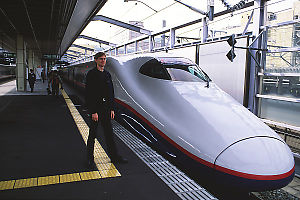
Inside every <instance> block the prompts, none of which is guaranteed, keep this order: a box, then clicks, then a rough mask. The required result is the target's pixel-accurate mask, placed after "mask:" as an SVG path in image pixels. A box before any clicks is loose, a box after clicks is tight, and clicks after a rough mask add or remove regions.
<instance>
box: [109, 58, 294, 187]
mask: <svg viewBox="0 0 300 200" xmlns="http://www.w3.org/2000/svg"><path fill="white" fill-rule="evenodd" d="M151 63H152V64H151ZM157 63H159V64H160V66H167V67H168V66H172V63H173V64H174V63H175V65H186V66H192V68H191V69H192V73H193V70H196V71H197V69H196V68H195V65H194V64H193V63H192V62H191V61H189V60H187V59H184V58H175V57H172V56H170V55H168V54H146V55H132V56H124V57H108V59H107V64H106V68H105V69H106V70H107V71H109V72H110V74H111V76H112V80H113V84H114V90H115V99H116V105H117V107H118V108H119V112H118V118H117V119H118V120H119V121H120V122H121V123H122V124H123V125H125V126H126V127H127V128H129V129H131V130H132V131H135V132H136V133H138V134H139V135H141V136H142V138H144V140H145V141H146V142H148V143H150V144H152V145H153V146H155V147H157V148H158V149H160V150H162V151H164V152H165V153H166V155H169V157H170V158H172V160H175V161H178V162H182V163H184V165H185V166H186V167H188V168H189V170H190V171H192V173H198V174H199V176H202V175H203V176H205V175H207V176H209V177H210V178H211V179H215V180H216V181H217V182H218V183H221V184H224V185H226V186H232V187H238V188H241V189H243V190H248V191H259V190H260V191H262V190H270V189H276V188H281V187H284V186H285V185H287V184H288V183H289V182H290V181H291V180H292V179H293V177H294V165H295V164H294V158H293V155H292V153H291V150H290V149H289V147H288V146H287V145H286V143H285V142H284V141H283V140H282V138H281V137H280V136H278V135H277V134H276V133H275V132H274V131H273V130H272V129H270V128H269V127H268V126H267V125H265V124H264V123H263V122H262V121H261V120H260V119H259V118H258V117H256V116H255V115H253V114H252V113H251V112H250V111H248V110H247V109H246V108H245V107H243V106H242V105H241V104H239V103H238V102H237V101H236V100H234V99H233V98H232V97H231V96H230V95H228V94H226V93H225V92H224V91H222V90H221V89H220V88H219V87H218V86H217V85H215V84H214V82H213V81H210V82H209V86H208V83H207V81H206V80H207V78H206V79H205V78H203V80H201V79H200V78H198V77H196V76H194V75H191V74H189V75H188V74H186V73H189V72H187V71H185V72H183V74H182V75H183V76H184V78H186V79H189V78H191V77H190V76H194V78H196V79H199V80H196V79H194V78H191V79H192V80H190V81H176V80H165V79H161V78H153V77H150V76H148V75H145V74H142V73H141V72H140V71H141V67H142V66H144V68H145V69H147V66H148V67H150V68H151V65H155V64H157ZM145 69H143V70H145ZM189 69H190V68H189ZM178 70H180V69H175V72H176V73H177V72H178V73H179V74H180V73H182V71H181V72H180V71H178ZM146 71H147V70H146ZM154 71H155V70H154ZM198 71H200V72H201V70H200V69H199V68H198ZM176 73H175V75H176ZM200 74H201V73H200ZM202 75H203V73H202ZM170 76H173V75H170ZM171 78H172V79H173V77H171ZM175 78H176V77H175ZM207 86H208V87H207Z"/></svg>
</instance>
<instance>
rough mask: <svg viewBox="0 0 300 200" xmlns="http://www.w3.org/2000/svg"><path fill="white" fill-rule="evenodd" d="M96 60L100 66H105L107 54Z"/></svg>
mask: <svg viewBox="0 0 300 200" xmlns="http://www.w3.org/2000/svg"><path fill="white" fill-rule="evenodd" d="M95 62H96V63H97V65H98V66H100V67H104V65H105V64H106V56H105V55H103V56H101V57H99V58H97V59H95Z"/></svg>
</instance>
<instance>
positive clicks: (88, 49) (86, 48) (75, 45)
mask: <svg viewBox="0 0 300 200" xmlns="http://www.w3.org/2000/svg"><path fill="white" fill-rule="evenodd" d="M71 47H76V48H80V49H84V50H87V51H93V52H94V49H91V48H88V47H84V46H81V45H78V44H72V45H71Z"/></svg>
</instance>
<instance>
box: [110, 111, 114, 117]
mask: <svg viewBox="0 0 300 200" xmlns="http://www.w3.org/2000/svg"><path fill="white" fill-rule="evenodd" d="M110 117H111V119H114V118H115V112H114V111H113V110H112V111H110Z"/></svg>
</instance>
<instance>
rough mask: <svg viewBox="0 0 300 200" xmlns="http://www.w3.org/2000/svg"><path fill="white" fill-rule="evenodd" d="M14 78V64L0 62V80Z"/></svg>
mask: <svg viewBox="0 0 300 200" xmlns="http://www.w3.org/2000/svg"><path fill="white" fill-rule="evenodd" d="M13 78H16V66H15V65H4V64H0V82H2V81H6V80H10V79H13Z"/></svg>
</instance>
